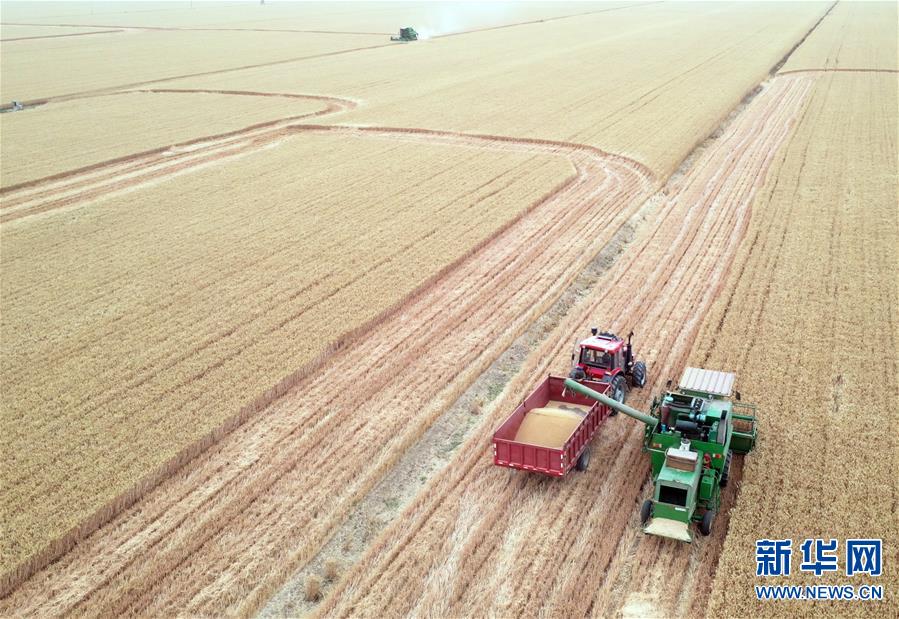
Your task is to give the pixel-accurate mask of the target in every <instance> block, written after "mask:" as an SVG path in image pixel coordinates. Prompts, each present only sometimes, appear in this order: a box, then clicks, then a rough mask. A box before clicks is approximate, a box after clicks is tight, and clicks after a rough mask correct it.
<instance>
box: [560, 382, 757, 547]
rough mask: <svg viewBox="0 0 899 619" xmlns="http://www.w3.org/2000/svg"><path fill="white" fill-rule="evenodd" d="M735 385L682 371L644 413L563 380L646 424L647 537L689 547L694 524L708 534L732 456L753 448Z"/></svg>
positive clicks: (643, 516)
mask: <svg viewBox="0 0 899 619" xmlns="http://www.w3.org/2000/svg"><path fill="white" fill-rule="evenodd" d="M734 380H735V376H734V374H731V373H728V372H716V371H714V370H703V369H699V368H687V369H686V370H685V371H684V374H683V376H682V377H681V380H680V384H679V385H678V388H677V389H676V390H673V391H671V390H669V391H667V393H665V395H663V396H662V397H661V398H655V399H653V402H652V409H651V410H650V414H649V415H647V414H644V413H641V412H640V411H637V410H634V409H633V408H631V407H630V406H627V405H625V404H622V403H620V402H618V401H616V400H613V399H612V398H609V397H607V396H605V395H603V394H601V393H598V392H596V391H594V390H592V389H590V388H588V387H585V386H584V385H582V384H580V383H578V382H577V381H575V380H572V379H570V378H569V379H567V380H566V381H565V386H566V387H567V388H568V389H571V390H572V391H575V392H577V393H580V394H581V395H584V396H587V397H590V398H593V399H594V400H597V401H599V402H601V403H602V404H605V405H606V406H608V407H610V408H612V409H614V410H617V411H618V412H620V413H623V414H625V415H628V416H629V417H633V418H634V419H637V420H638V421H642V422H643V423H644V424H646V432H645V435H644V439H643V451H646V452H649V455H650V458H651V460H652V482H653V486H654V487H653V497H652V498H651V499H647V500H646V501H645V502H644V503H643V506H642V508H641V509H640V520H641V522H642V523H643V531H644V532H646V533H648V534H650V535H659V536H662V537H669V538H672V539H677V540H681V541H684V542H692V541H693V538H692V536H691V535H690V531H689V525H690V523H691V522H698V523H699V530H700V532H701V533H702V534H703V535H708V534H709V533H710V532H711V530H712V522H713V521H714V519H715V514H716V513H717V512H718V510H719V508H720V505H721V488H723V487H725V486H726V485H727V480H728V477H729V475H730V466H731V460H732V458H733V455H734V454H747V453H749V452H750V451H752V449H753V447H755V440H756V428H755V406H754V405H752V404H744V403H741V402H739V399H740V394H739V392H733V386H734ZM670 383H671V381H669V387H670ZM732 392H733V393H735V394H736V398H735V400H731V399H730V398H731V395H732Z"/></svg>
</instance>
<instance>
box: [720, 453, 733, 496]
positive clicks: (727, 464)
mask: <svg viewBox="0 0 899 619" xmlns="http://www.w3.org/2000/svg"><path fill="white" fill-rule="evenodd" d="M733 458H734V452H733V450H732V449H729V450H728V451H727V458H725V459H724V468H723V469H722V470H721V481H720V482H718V485H719V486H721V487H722V488H727V480H728V479H730V461H731V460H733Z"/></svg>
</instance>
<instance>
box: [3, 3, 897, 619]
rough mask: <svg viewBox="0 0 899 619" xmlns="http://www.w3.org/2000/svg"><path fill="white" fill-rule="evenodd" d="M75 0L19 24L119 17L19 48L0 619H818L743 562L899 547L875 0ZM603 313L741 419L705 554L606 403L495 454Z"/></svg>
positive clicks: (886, 122)
mask: <svg viewBox="0 0 899 619" xmlns="http://www.w3.org/2000/svg"><path fill="white" fill-rule="evenodd" d="M594 9H595V10H594ZM89 10H93V9H92V8H90V7H88V6H87V5H79V4H73V5H71V7H70V8H69V7H67V13H66V14H65V15H62V14H53V15H48V14H47V11H46V9H39V8H36V7H34V6H32V5H16V6H15V7H14V10H13V11H7V7H6V6H4V11H5V13H4V22H8V21H13V22H22V23H26V22H27V23H42V24H45V25H43V26H24V25H22V26H9V27H10V28H22V29H27V28H34V30H33V32H35V33H37V34H38V35H43V34H44V33H46V32H50V31H51V30H52V29H53V28H58V32H60V33H63V32H65V33H69V32H72V30H73V28H76V27H75V26H71V25H66V24H83V25H84V26H83V27H84V28H87V27H88V26H91V27H96V28H114V29H116V30H117V32H114V33H108V34H96V35H94V34H90V35H83V36H82V35H78V36H75V37H70V38H65V37H53V38H49V37H50V36H51V35H45V36H47V37H48V38H44V39H32V40H21V41H10V42H5V43H3V46H2V50H0V51H2V56H3V57H2V60H0V63H2V71H3V94H2V97H0V98H2V99H3V100H4V101H6V100H8V99H11V98H20V99H21V98H24V99H27V98H30V97H34V98H43V99H47V100H48V101H47V103H46V104H45V105H43V106H39V107H34V108H31V109H29V110H25V111H22V112H15V114H14V115H10V116H6V115H4V117H3V118H2V123H3V124H2V131H3V148H2V151H0V155H2V164H3V176H2V184H3V186H4V189H3V191H2V193H0V198H2V203H0V223H2V228H0V243H2V270H0V284H2V290H3V294H2V297H0V329H2V333H0V335H2V340H3V356H2V360H0V376H2V393H3V395H2V409H0V413H2V420H0V421H2V427H3V432H2V439H0V441H2V442H0V448H2V450H3V453H4V455H5V456H6V460H5V462H4V467H3V471H2V479H0V481H2V483H0V506H2V507H0V529H2V530H3V532H4V534H3V537H2V549H0V550H2V553H0V554H2V563H0V595H4V594H5V592H6V591H7V590H10V592H9V595H6V596H5V597H0V615H4V616H5V615H12V614H19V615H29V616H54V615H63V614H84V613H87V614H94V615H101V616H121V615H133V616H174V615H193V616H220V615H228V616H231V615H234V616H248V615H250V614H253V613H256V612H257V611H259V610H260V609H261V608H262V607H263V606H264V605H265V604H266V602H267V601H268V600H271V599H272V596H274V595H275V594H276V593H278V592H279V590H280V591H281V592H282V593H284V592H285V591H287V590H288V589H291V588H292V589H293V590H294V591H295V592H296V603H297V604H299V606H297V607H291V606H282V607H274V608H268V609H266V610H267V612H268V613H272V612H275V613H278V612H279V611H280V613H281V614H284V613H285V612H288V613H289V614H296V613H295V612H294V610H299V611H301V612H308V611H317V613H318V614H320V615H322V616H354V617H355V616H394V615H395V616H401V615H416V616H420V615H426V616H463V615H471V616H507V615H508V616H513V615H516V616H532V615H541V616H588V615H589V616H592V617H600V616H609V615H637V616H675V615H676V616H698V615H703V614H706V613H709V612H710V613H711V614H713V615H727V616H729V615H734V614H741V615H747V616H748V615H753V614H762V615H764V614H772V613H773V614H776V613H778V612H779V611H781V610H783V609H785V608H786V609H788V610H789V612H791V613H795V614H802V613H803V612H805V613H811V612H814V611H816V610H818V609H819V607H816V606H779V607H772V606H768V607H761V606H759V604H757V603H756V602H754V599H753V598H754V596H753V595H752V585H753V584H756V583H755V581H754V568H755V566H754V564H753V562H752V560H751V558H752V545H753V543H754V540H755V539H757V538H758V537H765V536H783V537H787V536H790V535H792V536H793V537H797V536H802V537H806V536H808V537H812V536H823V537H840V538H841V539H842V538H845V537H847V536H850V535H856V534H857V535H860V536H862V537H870V536H874V537H888V536H892V537H893V538H896V537H899V529H897V525H896V523H895V521H893V522H887V518H886V516H885V515H884V513H885V512H884V506H889V505H891V504H894V503H895V502H896V501H897V500H899V498H897V494H899V490H897V488H896V484H895V475H894V471H895V466H894V464H895V461H896V459H897V458H899V445H897V438H896V433H895V432H890V431H889V430H888V428H893V427H895V426H896V425H897V423H899V405H897V402H899V385H897V382H896V380H897V378H896V377H897V374H899V372H897V367H896V358H895V351H896V347H897V343H896V337H897V335H896V327H895V324H896V316H895V303H896V299H897V283H896V281H895V265H896V262H897V245H899V243H897V236H899V234H897V219H896V218H897V214H896V210H895V195H896V182H897V180H896V179H897V169H896V166H897V161H896V159H897V158H896V152H897V139H899V135H897V126H896V124H897V119H896V116H897V94H896V90H897V82H896V73H895V71H896V58H895V53H894V52H895V49H896V38H897V37H896V7H895V5H894V4H889V3H884V4H868V3H865V4H858V5H852V6H846V5H844V4H837V5H835V6H830V5H828V4H825V3H776V4H775V3H770V4H765V5H757V4H750V3H733V4H727V5H718V4H714V5H712V4H688V3H683V4H682V3H647V4H646V5H642V4H636V3H635V4H630V5H626V6H622V5H621V4H620V3H614V4H607V5H599V6H598V7H594V6H593V5H578V4H574V5H572V4H568V3H566V4H557V5H544V4H533V5H530V4H520V5H514V8H512V7H508V12H505V13H502V14H500V13H498V12H492V9H478V11H480V13H479V14H477V12H476V11H475V10H474V9H472V16H470V19H468V20H464V21H459V22H456V23H455V24H452V25H448V24H446V23H440V22H441V19H442V12H441V9H440V5H421V6H419V5H408V6H397V5H386V4H385V5H380V4H355V3H354V4H345V5H329V6H326V7H318V8H317V9H316V8H315V5H301V4H297V5H293V4H287V3H271V4H269V5H264V6H258V5H253V6H252V7H250V6H249V5H239V6H238V5H229V6H211V5H210V7H209V8H206V7H204V8H202V9H200V8H198V9H197V10H193V9H191V10H187V9H185V8H182V7H177V8H173V7H169V6H163V7H154V10H153V11H147V12H146V13H142V14H138V13H128V12H125V11H124V10H122V9H121V8H119V7H116V6H114V5H113V6H110V8H109V10H108V11H106V12H104V13H103V14H101V15H97V16H94V15H91V14H90V12H89ZM10 15H12V16H13V17H12V18H11V17H10ZM569 15H578V16H577V17H576V18H575V17H566V16H569ZM542 19H545V20H546V21H545V22H541V21H540V20H542ZM531 22H533V23H531ZM430 23H434V24H438V25H437V26H435V32H432V33H430V34H435V33H436V34H439V32H437V30H440V29H441V28H442V29H443V32H445V33H447V34H451V33H452V32H453V31H456V32H458V31H465V30H469V31H471V32H466V33H464V34H462V35H459V36H457V35H451V36H446V37H435V38H431V39H430V40H425V41H421V42H419V43H416V44H412V45H403V44H390V42H389V41H388V40H387V34H386V33H387V32H392V31H395V29H396V27H398V26H400V25H413V26H416V27H419V29H420V30H421V31H423V33H426V34H427V33H428V28H429V24H430ZM51 24H56V26H51ZM500 25H501V26H510V25H511V27H501V28H496V29H493V27H494V26H500ZM486 28H491V29H489V30H484V31H478V30H483V29H486ZM381 30H384V31H385V32H384V34H371V32H380V31H381ZM810 30H811V32H810V34H809V35H808V36H807V37H806V34H807V33H809V31H810ZM313 31H316V32H313ZM320 31H328V33H326V32H320ZM6 32H7V26H6V25H4V35H3V37H4V38H5V37H6V36H7V35H6ZM22 32H27V30H22ZM797 44H799V46H798V48H797V49H795V50H793V48H794V47H795V46H796V45H797ZM891 46H892V47H891ZM224 50H227V52H228V53H227V54H223V51H224ZM791 50H793V51H791ZM891 53H892V54H893V55H892V56H891V55H890V54H891ZM785 55H789V59H788V62H786V64H785V65H784V66H783V67H782V69H781V72H780V73H778V74H777V75H775V76H773V77H772V76H771V75H769V72H770V71H771V69H772V67H776V66H779V63H780V62H781V61H782V60H783V59H784V58H785ZM123 58H126V59H127V62H125V61H122V60H121V59H123ZM64 59H65V61H66V62H68V61H69V60H70V59H71V62H72V64H71V65H65V64H64V63H63V60H64ZM69 66H71V67H76V69H77V70H71V69H68V68H67V67H69ZM241 67H246V68H241ZM836 69H842V70H839V71H838V70H836ZM846 69H848V71H846ZM769 78H770V79H769ZM134 91H137V92H134ZM151 91H152V92H151ZM72 93H82V94H81V95H78V96H76V97H72V96H67V95H71V94H72ZM747 93H752V95H753V96H752V97H749V98H747V99H746V100H745V105H739V104H740V101H741V99H743V98H744V95H746V94H747ZM272 95H275V96H272ZM135 110H140V111H141V114H139V115H136V114H134V113H133V112H134V111H135ZM335 112H341V114H340V115H332V114H334V113H335ZM312 116H315V118H314V119H313V118H312ZM725 119H726V120H725ZM722 121H725V122H724V123H723V124H722ZM710 134H711V138H712V139H708V140H707V139H706V138H707V137H708V136H709V135H710ZM29 140H30V142H29ZM697 144H702V145H701V146H700V147H699V148H698V149H697V148H695V147H696V146H697ZM688 154H689V155H690V156H689V158H687V156H688ZM685 158H687V159H685ZM679 165H680V167H678V166H679ZM675 169H677V173H676V174H674V175H672V172H674V171H675ZM600 258H601V260H600ZM589 273H595V274H593V275H589V276H588V274H589ZM591 278H592V279H591ZM541 325H542V326H541ZM594 325H599V326H602V327H604V328H611V329H613V330H616V331H618V332H619V333H626V332H627V331H628V330H629V329H634V330H635V331H636V332H637V336H636V342H637V349H638V353H639V356H640V357H641V358H643V359H645V360H646V361H647V362H648V365H649V368H650V383H649V384H648V385H647V388H646V389H645V390H644V391H643V392H633V393H631V396H630V400H629V402H630V403H631V404H632V405H635V406H637V407H639V408H645V406H646V405H647V404H648V401H649V399H650V398H651V395H652V394H653V393H654V392H656V391H657V390H658V389H659V388H661V386H662V385H663V384H664V382H665V380H666V379H668V378H672V377H676V375H677V373H678V371H679V369H680V368H681V367H682V366H683V365H684V364H685V363H686V362H687V360H688V359H689V360H690V361H691V362H692V363H693V364H695V365H700V366H706V367H714V368H717V369H725V370H735V371H736V372H737V374H738V376H739V388H740V389H741V391H742V393H743V396H744V399H746V400H754V401H756V402H757V403H758V404H759V405H760V433H761V439H760V441H759V447H758V449H757V451H756V452H755V453H753V454H752V455H751V456H749V458H748V459H747V462H748V463H749V464H748V465H747V466H746V468H745V471H744V469H743V467H742V466H740V465H739V463H738V465H737V466H736V468H735V469H734V471H733V482H734V483H732V484H730V486H729V487H728V488H727V490H726V492H725V494H724V498H723V508H722V512H721V513H720V514H719V517H718V520H717V521H716V524H715V530H714V533H713V535H712V536H711V537H708V538H699V539H697V540H696V543H694V544H693V545H692V546H687V547H685V546H683V545H681V544H675V543H670V542H668V541H664V540H659V539H658V538H653V537H647V536H644V535H642V533H641V532H640V527H639V524H638V515H637V514H638V506H639V503H640V501H641V500H642V499H643V498H644V497H645V496H646V494H647V492H648V489H647V485H646V480H647V474H648V464H647V460H646V456H645V455H644V454H643V453H641V451H640V437H641V436H642V426H640V425H639V424H637V423H636V422H634V421H633V420H631V419H629V418H626V417H624V416H618V417H616V418H613V419H610V420H609V421H608V422H607V423H606V425H605V426H604V428H603V432H602V434H601V435H600V436H599V437H598V438H597V439H596V441H595V443H594V445H593V447H592V448H593V458H592V464H591V468H590V470H589V471H588V472H586V473H572V474H571V475H570V476H567V477H566V478H564V479H562V480H547V479H543V478H540V477H536V476H532V475H527V474H524V473H514V472H511V471H508V470H505V469H500V468H498V467H495V466H493V464H492V460H491V458H490V454H489V446H488V445H489V435H490V432H491V431H492V430H493V428H494V427H495V426H496V425H497V424H498V422H499V421H500V420H501V419H502V418H504V417H505V416H506V415H507V414H508V413H509V411H511V410H512V409H513V408H514V407H515V406H516V405H517V404H518V402H520V399H521V397H522V396H523V395H525V394H526V393H527V392H528V391H530V389H531V388H532V387H533V385H534V384H535V383H536V382H538V381H539V380H541V379H542V378H543V377H544V376H545V375H546V373H547V372H550V371H552V372H554V373H565V371H566V369H567V365H568V356H569V354H570V351H571V342H572V339H573V338H575V337H577V336H579V335H582V334H583V333H585V332H586V330H587V327H589V326H594ZM537 326H540V329H542V331H540V335H539V336H537V335H532V334H531V330H532V329H533V330H534V333H536V332H537ZM523 334H526V335H527V338H530V339H527V338H525V336H524V335H523ZM523 338H524V339H523ZM523 342H524V343H523ZM528 342H530V343H528ZM859 346H861V348H862V351H861V352H859V350H858V348H859ZM510 351H511V353H510ZM507 354H510V356H506V355H507ZM516 355H517V356H518V358H517V360H516ZM510 359H511V360H510ZM498 360H501V361H502V364H505V363H511V365H512V367H516V368H518V369H515V370H514V371H513V370H508V371H509V372H510V375H511V376H512V377H511V378H504V379H502V382H500V383H492V382H489V381H491V380H496V379H494V378H490V377H491V376H492V375H493V373H494V372H496V366H497V365H502V364H499V363H498ZM516 364H518V365H516ZM485 377H486V378H485ZM485 380H486V381H487V382H486V383H484V381H485ZM485 384H486V386H488V387H489V389H488V390H487V391H486V393H488V394H490V395H489V397H484V393H485V392H483V391H482V392H480V393H481V395H480V396H478V395H477V393H474V394H472V399H470V400H465V397H466V395H465V394H466V393H467V391H468V390H469V389H470V388H472V387H473V386H481V387H483V386H484V385H485ZM496 388H499V389H502V392H501V393H500V394H499V395H498V396H497V395H496V391H495V389H496ZM491 390H493V391H491ZM456 404H460V405H461V407H462V408H461V410H462V411H463V416H464V417H466V418H470V420H469V421H465V422H460V421H459V420H458V419H457V418H455V417H453V416H452V412H453V411H454V410H455V406H456ZM456 424H458V425H456ZM447 428H449V429H447ZM441 433H446V434H447V435H451V439H452V441H451V445H452V446H451V447H448V448H445V449H446V451H445V453H441V454H440V455H439V456H438V455H435V453H434V452H435V450H437V449H444V448H443V447H442V445H443V443H442V442H439V439H441V438H442V435H441ZM435 437H436V438H435ZM785 454H788V455H787V456H785ZM431 458H433V461H432V460H431ZM416 459H417V460H416ZM407 467H408V469H409V470H406V468H407ZM419 476H420V482H418V483H416V482H415V481H414V480H415V479H417V478H419ZM385 486H386V488H385ZM388 491H393V492H398V494H395V495H391V494H390V493H389V492H388ZM382 493H384V494H382ZM403 493H405V494H403ZM385 497H386V498H385ZM734 506H736V507H735V509H733V511H732V513H731V508H732V507H734ZM107 522H108V526H102V527H101V525H104V524H106V523H107ZM360 522H361V524H360ZM98 527H99V530H97V529H98ZM354 527H355V528H354ZM91 533H93V534H91ZM89 534H91V535H89ZM354 535H355V537H353V536H354ZM76 542H80V543H78V544H77V545H75V543H76ZM335 547H336V548H340V550H339V551H335ZM897 552H899V551H897V550H896V549H895V548H893V547H892V546H891V545H889V544H888V545H887V546H886V553H887V555H886V557H885V568H886V573H885V575H884V577H883V578H882V582H883V583H884V584H885V586H886V588H887V589H888V590H890V591H892V590H893V589H895V587H896V586H897V572H896V571H895V569H894V568H893V567H892V565H893V564H895V562H896V560H897V559H899V554H897ZM719 559H720V563H719ZM54 560H55V561H54ZM51 561H52V563H51ZM36 570H40V571H39V572H38V573H36V574H33V575H32V573H33V572H35V571H36ZM801 581H802V580H801V578H798V577H794V579H793V580H789V581H787V582H801ZM282 587H283V588H284V589H282ZM672 591H675V592H677V594H676V595H672ZM279 595H280V594H279ZM282 597H284V599H288V598H289V595H285V596H282ZM859 608H860V607H855V608H852V609H848V610H847V608H846V607H840V608H839V609H838V610H840V611H846V612H861V611H864V610H866V609H870V608H876V609H877V611H878V612H880V613H881V614H884V615H886V614H895V613H896V610H897V609H896V603H895V601H894V600H888V601H887V602H885V603H883V604H880V605H878V606H876V607H875V606H871V607H866V608H861V611H860V610H859ZM830 610H833V609H830ZM881 611H882V612H881Z"/></svg>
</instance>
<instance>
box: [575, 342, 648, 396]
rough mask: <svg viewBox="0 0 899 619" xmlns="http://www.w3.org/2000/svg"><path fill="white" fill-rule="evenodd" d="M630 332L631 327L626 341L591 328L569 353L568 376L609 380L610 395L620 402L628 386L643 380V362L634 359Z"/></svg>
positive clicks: (579, 378) (644, 370)
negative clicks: (570, 353)
mask: <svg viewBox="0 0 899 619" xmlns="http://www.w3.org/2000/svg"><path fill="white" fill-rule="evenodd" d="M633 335H634V333H633V331H632V332H631V333H630V335H628V337H627V341H625V340H623V339H622V338H620V337H618V336H617V335H615V334H614V333H609V332H607V331H603V332H600V331H599V329H597V328H595V327H594V328H592V329H590V337H588V338H587V339H585V340H582V341H581V342H580V343H578V345H577V346H576V347H575V350H574V352H573V353H572V355H571V361H572V364H573V367H572V368H571V372H570V373H569V377H570V378H573V379H574V380H596V381H601V382H606V383H611V384H612V395H611V397H612V398H614V399H615V400H618V401H619V402H623V401H624V397H625V395H626V393H627V388H628V387H642V386H643V385H644V384H646V364H645V363H643V362H642V361H635V360H634V353H633V346H632V344H631V338H632V337H633Z"/></svg>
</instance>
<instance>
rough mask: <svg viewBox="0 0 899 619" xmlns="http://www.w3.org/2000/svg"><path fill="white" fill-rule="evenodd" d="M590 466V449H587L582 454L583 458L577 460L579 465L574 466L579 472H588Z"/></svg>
mask: <svg viewBox="0 0 899 619" xmlns="http://www.w3.org/2000/svg"><path fill="white" fill-rule="evenodd" d="M589 466H590V449H589V448H588V449H585V450H584V451H583V452H582V453H581V457H580V458H578V459H577V464H575V465H574V468H576V469H577V470H579V471H586V470H587V467H589Z"/></svg>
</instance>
